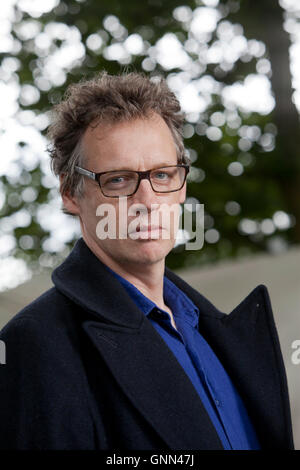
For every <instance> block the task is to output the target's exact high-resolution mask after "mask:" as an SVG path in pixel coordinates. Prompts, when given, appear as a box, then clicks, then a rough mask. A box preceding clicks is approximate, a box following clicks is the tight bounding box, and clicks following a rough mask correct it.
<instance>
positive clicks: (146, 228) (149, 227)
mask: <svg viewBox="0 0 300 470" xmlns="http://www.w3.org/2000/svg"><path fill="white" fill-rule="evenodd" d="M156 230H162V227H161V226H160V225H147V226H144V227H137V229H136V232H154V231H156Z"/></svg>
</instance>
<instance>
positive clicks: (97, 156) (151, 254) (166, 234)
mask: <svg viewBox="0 0 300 470" xmlns="http://www.w3.org/2000/svg"><path fill="white" fill-rule="evenodd" d="M83 154H84V164H83V165H82V166H83V167H84V168H86V169H88V170H90V171H93V172H95V173H100V172H104V171H113V170H120V169H125V170H138V171H145V170H150V169H154V168H159V167H164V166H169V165H176V164H177V154H176V148H175V143H174V139H173V137H172V134H171V132H170V130H169V128H168V126H167V124H166V123H165V121H164V120H163V119H162V118H161V117H160V116H158V115H157V114H154V115H152V117H151V118H147V119H136V120H132V121H129V122H122V123H117V124H107V125H105V126H103V124H102V125H101V126H98V127H89V128H88V129H87V131H86V132H85V134H84V137H83ZM185 193H186V184H185V185H184V186H183V188H182V189H181V190H179V191H176V192H171V193H164V194H162V193H155V192H154V191H153V190H152V188H151V185H150V181H149V180H147V179H142V180H141V181H140V185H139V188H138V190H137V191H136V193H135V194H133V195H132V196H128V197H127V198H126V199H123V208H122V206H121V205H120V204H119V198H112V197H106V196H104V195H103V194H102V192H101V190H100V188H99V185H98V183H97V182H96V181H93V180H91V179H89V178H86V179H85V192H84V196H83V197H82V198H75V197H73V198H70V197H68V196H64V197H63V200H64V205H65V207H66V208H67V209H68V210H69V211H70V212H73V213H76V214H77V215H78V216H79V218H80V223H81V229H82V234H83V237H84V239H85V240H86V241H87V242H90V243H89V246H91V244H92V245H93V246H94V247H96V249H97V254H98V255H99V256H100V257H101V253H102V254H103V258H104V260H105V259H106V260H107V259H108V258H109V259H112V260H114V262H116V263H118V264H121V265H123V266H124V267H125V266H126V265H131V266H134V265H136V264H141V263H142V264H143V263H144V264H149V263H151V264H152V263H157V262H159V261H161V260H163V259H164V258H165V257H166V255H167V254H168V253H169V252H170V250H171V249H172V248H173V246H174V243H175V239H176V231H177V228H178V218H179V204H180V203H183V202H184V200H185ZM124 201H126V202H125V204H124ZM101 204H111V205H112V206H111V207H112V209H113V211H112V212H110V214H112V213H115V215H116V217H115V219H116V220H115V221H114V222H115V226H116V238H115V237H108V238H106V239H100V238H99V236H98V235H97V225H98V228H99V222H100V221H101V219H102V217H103V213H102V217H100V216H99V214H100V211H99V205H101ZM126 205H127V208H126ZM102 207H104V206H102ZM139 207H141V212H137V209H138V208H139ZM167 207H172V208H173V209H174V207H176V208H177V210H176V211H175V214H174V210H173V211H168V210H166V208H167ZM97 208H98V215H97V214H96V213H97ZM125 208H126V209H125ZM130 208H131V209H135V211H132V212H131V214H130ZM162 208H165V209H164V210H163V209H162ZM120 210H121V211H123V213H122V214H120V213H119V212H120ZM128 212H129V215H128ZM166 212H169V214H166ZM158 214H159V216H158ZM172 214H173V215H172ZM157 217H159V218H157ZM137 218H138V219H139V220H140V221H141V220H142V224H141V225H142V226H143V228H145V226H148V227H149V228H150V227H151V225H152V227H153V225H155V226H156V225H157V221H159V225H161V226H162V228H160V229H159V230H155V231H154V229H153V231H150V232H148V231H147V230H146V231H144V232H140V233H135V234H133V233H132V229H133V227H134V226H135V227H136V226H137V224H135V225H134V221H137ZM106 220H107V213H106ZM122 220H123V222H122ZM151 220H152V222H151ZM119 221H121V225H122V226H119ZM124 221H125V222H126V224H125V230H126V238H119V233H120V232H119V230H121V231H122V233H123V235H124ZM153 221H154V222H153ZM169 222H171V223H169ZM174 222H175V223H174ZM98 233H99V231H98Z"/></svg>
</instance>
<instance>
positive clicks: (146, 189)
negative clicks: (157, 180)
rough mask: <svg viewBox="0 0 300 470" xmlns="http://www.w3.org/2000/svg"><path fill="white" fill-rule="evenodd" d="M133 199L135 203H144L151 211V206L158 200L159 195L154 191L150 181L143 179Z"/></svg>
mask: <svg viewBox="0 0 300 470" xmlns="http://www.w3.org/2000/svg"><path fill="white" fill-rule="evenodd" d="M132 198H133V202H134V203H142V204H144V205H145V206H146V207H147V209H150V208H151V204H154V203H155V202H156V200H157V193H155V192H154V191H153V189H152V187H151V183H150V181H149V179H147V178H143V179H141V181H140V184H139V187H138V189H137V191H136V193H135V194H133V196H132Z"/></svg>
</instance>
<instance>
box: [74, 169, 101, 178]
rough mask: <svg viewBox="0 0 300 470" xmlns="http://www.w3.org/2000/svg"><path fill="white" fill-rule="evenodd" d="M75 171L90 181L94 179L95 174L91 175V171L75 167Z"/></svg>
mask: <svg viewBox="0 0 300 470" xmlns="http://www.w3.org/2000/svg"><path fill="white" fill-rule="evenodd" d="M75 170H76V171H77V173H80V174H82V175H85V176H87V177H88V178H91V179H92V180H95V179H96V173H93V172H92V171H89V170H85V169H84V168H81V167H80V166H75Z"/></svg>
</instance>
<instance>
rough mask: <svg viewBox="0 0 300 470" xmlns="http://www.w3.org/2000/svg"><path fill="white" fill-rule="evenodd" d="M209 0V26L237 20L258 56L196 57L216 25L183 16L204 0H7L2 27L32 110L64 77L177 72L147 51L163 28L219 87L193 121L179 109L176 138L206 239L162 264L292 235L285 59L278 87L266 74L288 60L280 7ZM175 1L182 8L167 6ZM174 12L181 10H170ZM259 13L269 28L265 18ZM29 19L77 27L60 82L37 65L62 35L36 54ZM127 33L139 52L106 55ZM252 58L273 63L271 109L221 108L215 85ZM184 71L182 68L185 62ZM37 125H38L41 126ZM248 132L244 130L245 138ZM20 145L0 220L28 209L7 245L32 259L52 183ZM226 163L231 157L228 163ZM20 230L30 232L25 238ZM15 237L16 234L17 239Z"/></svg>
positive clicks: (297, 234) (236, 78)
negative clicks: (78, 50)
mask: <svg viewBox="0 0 300 470" xmlns="http://www.w3.org/2000/svg"><path fill="white" fill-rule="evenodd" d="M253 3H255V7H254V6H253ZM215 4H216V7H215V8H216V9H217V11H218V13H219V19H218V22H217V25H220V24H221V22H223V24H225V25H227V27H230V25H231V27H233V28H235V27H239V28H240V30H239V31H241V33H239V34H240V36H241V35H244V36H245V37H246V40H257V41H258V42H259V41H260V43H263V44H265V46H266V48H265V50H264V52H263V54H262V55H260V56H259V57H258V56H255V55H252V56H251V55H249V53H244V54H241V55H240V56H239V57H237V58H233V59H232V61H231V63H230V61H228V62H229V63H227V66H224V63H223V65H222V64H221V63H217V62H205V60H204V59H203V58H202V55H201V53H200V52H201V50H203V48H204V49H206V50H207V49H209V48H211V47H213V46H214V45H216V43H217V42H218V41H220V37H219V36H218V29H217V28H215V29H214V30H213V31H211V32H207V33H206V34H204V35H203V37H202V38H200V39H199V38H196V37H195V35H194V34H193V33H192V31H191V29H190V27H189V25H190V23H189V21H190V20H189V18H190V19H191V18H192V15H193V12H194V11H195V10H196V9H197V8H201V7H203V8H205V2H204V3H202V2H201V1H195V0H193V1H192V0H185V2H184V5H183V3H182V1H178V0H172V1H171V0H148V1H147V0H142V1H141V0H138V1H137V0H131V1H130V2H121V1H120V0H109V1H108V0H102V1H101V2H98V1H96V0H85V1H77V0H76V1H75V0H68V1H65V2H63V1H61V2H60V3H59V4H58V6H56V7H55V8H54V9H53V10H52V11H50V12H48V13H45V14H43V15H42V16H38V17H37V18H35V19H34V18H32V16H30V15H29V14H28V13H26V12H24V11H21V10H20V8H19V7H18V4H16V6H15V16H14V21H13V24H12V29H11V35H12V37H13V38H14V40H15V41H17V43H18V44H19V45H20V47H19V49H18V48H16V51H15V52H13V53H12V52H9V51H8V52H6V53H3V54H2V58H1V60H2V61H3V60H5V59H6V58H8V57H14V58H17V59H18V60H19V61H20V62H19V63H20V66H19V68H18V70H16V71H15V72H14V74H13V76H14V79H15V80H17V82H18V83H19V85H26V84H29V85H34V86H35V87H37V88H39V94H40V96H39V99H38V101H36V102H33V103H31V104H28V103H26V100H25V102H24V99H23V101H22V99H19V110H21V111H22V110H31V111H33V112H34V113H35V115H37V116H38V115H41V116H42V115H43V114H44V113H46V112H47V111H48V110H49V108H51V106H52V105H53V104H55V103H56V102H58V101H59V100H60V99H61V98H62V96H63V94H64V92H65V90H66V88H67V86H68V85H69V84H70V83H73V82H76V81H78V80H81V79H83V78H89V77H92V76H93V75H94V74H95V73H97V71H100V70H103V69H105V70H107V71H108V72H109V73H112V74H115V73H120V72H122V71H133V70H136V71H143V72H145V73H148V74H149V75H151V76H154V75H163V76H165V77H166V78H168V77H169V78H170V77H176V76H180V74H181V73H182V69H181V68H180V67H175V68H166V67H164V66H163V64H161V63H160V61H159V60H153V57H154V55H153V51H154V49H155V46H156V44H157V41H158V40H159V39H160V38H162V37H164V35H165V34H167V33H173V34H174V35H175V36H176V38H177V39H178V41H180V43H181V44H182V45H183V46H184V49H185V51H186V53H187V54H188V56H189V57H190V59H191V64H192V65H191V67H194V68H193V71H192V72H191V73H190V81H196V80H198V79H200V78H201V77H204V76H206V77H211V78H212V80H213V83H215V84H217V85H218V86H219V88H218V87H216V89H215V91H211V93H210V100H209V102H208V104H207V106H206V109H205V111H203V112H201V113H199V115H198V116H196V120H195V116H193V115H192V114H187V116H186V122H187V127H185V136H186V137H185V145H186V148H187V150H188V152H189V153H190V155H191V158H192V167H193V168H194V169H195V171H194V173H192V177H191V178H190V180H189V183H188V197H189V198H194V200H196V201H198V202H201V203H203V204H204V205H205V229H206V242H205V246H204V248H203V249H202V250H199V251H187V250H185V249H184V245H179V246H177V247H176V248H175V249H174V250H173V251H172V252H171V253H170V254H169V256H168V258H167V264H168V266H169V267H171V268H180V267H183V266H191V265H201V264H204V263H208V262H215V261H219V260H221V259H225V258H229V257H237V256H242V255H245V254H249V253H254V252H258V251H273V252H274V251H276V250H277V251H278V250H280V249H282V248H283V247H285V246H289V245H290V244H293V243H299V242H300V228H299V220H300V212H299V211H300V209H299V207H300V197H299V196H300V189H299V188H300V185H299V158H298V148H299V146H298V144H299V142H298V141H299V135H298V133H297V130H298V114H297V112H296V109H295V106H294V104H293V103H292V100H291V94H292V88H291V80H290V74H289V68H286V67H285V69H283V70H282V73H281V80H282V76H284V77H285V80H284V85H285V88H284V89H283V90H282V89H280V90H279V87H280V83H281V85H282V81H281V82H280V83H279V82H278V80H277V81H276V78H277V76H276V77H274V69H273V64H274V68H276V67H277V63H279V64H280V63H283V62H284V63H285V64H286V63H288V47H289V38H288V35H287V33H286V32H285V31H284V30H283V28H282V24H283V12H282V9H281V8H280V6H279V5H278V4H277V2H271V3H270V2H269V1H267V0H265V1H260V2H249V1H246V0H244V1H241V2H239V1H232V0H228V1H225V0H224V1H222V2H220V3H219V4H218V5H217V2H215ZM258 4H259V5H258ZM177 7H181V8H183V10H178V9H177V10H175V9H176V8H177ZM174 11H177V15H176V14H173V12H174ZM180 11H181V14H182V19H180V14H179V13H178V12H180ZM266 12H267V13H268V24H269V26H268V28H267V27H266V26H265V13H266ZM111 16H113V17H116V18H117V19H118V20H119V24H120V27H119V33H118V34H117V31H115V33H114V31H113V30H111V31H110V30H109V29H107V28H105V27H104V22H105V19H107V18H108V17H111ZM28 21H29V22H30V21H34V22H36V23H37V24H38V29H39V32H38V33H37V34H41V33H43V32H45V31H46V28H47V25H48V26H49V24H50V25H51V24H53V23H55V24H57V23H60V24H65V25H67V26H69V27H70V28H71V27H76V28H77V31H79V32H80V42H81V44H82V45H84V47H85V52H84V57H83V58H82V59H81V60H78V61H77V62H76V61H75V62H74V64H73V65H72V67H70V68H69V69H65V70H64V71H63V73H64V74H65V78H64V79H62V80H61V82H62V83H60V84H54V83H51V81H49V83H50V85H49V86H47V84H46V85H45V83H46V82H47V80H46V79H47V77H44V76H43V67H44V65H45V60H46V58H47V57H48V56H49V55H51V54H54V53H55V52H57V51H59V50H60V48H62V47H63V45H64V39H61V38H59V37H58V38H54V39H52V40H51V44H50V45H49V48H48V50H47V52H46V53H45V50H46V49H45V50H44V52H43V49H41V48H40V47H37V43H36V35H35V36H30V35H29V37H26V34H24V33H23V34H21V33H20V30H22V25H23V27H24V25H25V26H26V22H28ZM278 24H279V25H281V29H280V31H278V30H277V31H278V34H279V35H280V37H281V38H283V44H282V45H281V48H280V50H279V48H277V45H276V43H274V41H275V40H276V38H274V34H273V35H272V34H271V32H272V31H274V28H272V25H278ZM228 25H229V26H228ZM20 28H21V29H20ZM93 34H97V35H98V37H100V38H101V41H102V44H101V46H100V47H99V48H98V49H95V50H93V48H89V47H87V43H88V41H89V40H90V39H89V38H90V37H91V35H93ZM132 34H138V35H139V36H140V37H141V38H142V39H143V41H144V48H143V51H142V52H140V53H137V54H131V56H130V60H127V62H126V61H125V62H124V61H123V62H122V60H112V59H110V58H108V57H107V53H105V51H107V48H108V47H109V46H111V45H113V44H122V43H123V42H124V40H125V39H126V38H127V37H128V36H130V35H132ZM42 39H45V38H44V37H43V38H42ZM188 41H190V42H188ZM191 41H192V42H191ZM197 44H198V45H197ZM201 48H202V49H201ZM276 48H277V49H276ZM199 51H200V52H199ZM276 51H277V52H276ZM149 57H152V64H153V65H152V66H150V68H151V67H152V70H149V65H147V66H146V65H145V64H146V63H145V59H146V58H149ZM261 59H266V60H270V61H271V68H272V70H273V74H271V73H269V74H266V76H268V77H269V78H270V80H271V83H272V87H273V94H274V96H275V100H276V105H275V108H274V110H273V111H272V113H269V114H260V113H258V112H246V111H242V110H241V109H239V108H238V107H236V108H235V109H232V108H231V109H227V108H226V103H224V99H223V98H222V94H221V90H222V89H223V88H224V87H225V86H228V85H231V84H234V83H242V82H243V81H244V80H245V78H246V77H247V76H248V75H249V74H256V73H257V63H258V61H259V60H261ZM2 63H3V62H2ZM225 65H226V64H225ZM147 69H148V70H147ZM184 72H185V73H187V74H189V71H187V70H186V69H185V70H184ZM41 77H42V79H43V80H44V82H43V80H41ZM39 80H40V81H39ZM38 84H39V85H38ZM41 84H42V85H41ZM47 88H48V89H47ZM277 93H278V94H277ZM279 93H280V96H279ZM277 98H278V99H277ZM283 102H285V103H286V102H289V104H290V105H289V107H288V110H286V109H283V107H282V103H283ZM216 113H220V114H216ZM212 116H215V117H216V116H219V117H221V118H222V116H224V120H223V121H224V122H223V123H222V119H221V121H220V124H219V125H217V126H216V125H213V124H212ZM230 119H231V120H232V122H231V123H230ZM233 121H235V122H234V123H233ZM285 123H289V125H285ZM209 127H214V128H216V127H218V128H219V129H220V131H221V134H220V136H221V137H218V138H215V137H214V136H213V138H209V137H208V134H207V129H208V128H209ZM42 132H43V133H45V132H46V127H45V128H44V129H43V130H42ZM214 132H215V131H214ZM251 132H252V134H253V132H254V134H253V135H252V134H251ZM247 133H248V134H247ZM249 135H252V137H251V138H249ZM264 137H265V140H264ZM16 138H17V137H16ZM270 141H271V143H270ZM19 144H20V154H19V155H20V158H19V160H18V164H19V166H20V167H21V170H20V174H19V176H18V177H16V178H7V177H6V176H3V177H1V182H2V190H3V191H4V193H5V196H6V197H5V201H4V203H3V205H2V209H1V212H0V215H1V217H2V221H3V220H6V221H8V220H9V218H10V217H11V216H13V215H14V214H15V213H16V212H18V211H20V210H22V209H25V210H26V211H28V213H29V214H30V220H31V222H30V223H28V224H27V225H26V226H15V227H14V228H13V229H12V231H13V234H14V236H15V238H16V240H17V243H16V246H15V248H14V249H13V254H14V255H16V256H21V257H23V258H24V259H25V260H26V261H27V262H28V263H31V264H32V263H33V264H34V263H35V262H36V261H37V260H39V259H40V257H41V255H42V254H43V252H44V251H45V248H44V247H43V244H44V242H45V241H46V240H47V239H48V238H49V236H50V231H49V230H46V229H45V228H43V227H42V226H41V225H40V223H39V219H38V216H37V213H38V208H39V206H40V205H41V204H45V203H47V202H49V201H50V200H51V199H52V198H53V195H54V194H55V192H56V191H57V189H55V188H51V185H48V186H47V185H43V182H42V181H43V176H44V171H43V169H42V168H41V167H40V166H39V165H37V166H36V167H35V168H33V169H31V170H28V169H26V167H24V168H23V163H22V152H23V151H24V147H26V145H27V144H24V143H23V142H22V141H20V142H19ZM231 164H234V165H235V166H232V167H231V168H232V171H229V168H230V165H231ZM28 186H32V187H34V188H35V189H36V197H35V198H34V199H33V200H32V201H30V198H28V197H27V199H26V198H25V200H24V199H23V198H22V197H21V196H20V195H22V194H23V192H24V190H25V189H26V188H28ZM18 195H19V196H18ZM28 199H29V200H28ZM274 214H277V218H278V217H279V216H280V214H283V219H284V215H285V216H286V219H287V221H288V222H287V223H286V224H285V225H284V223H283V224H282V226H280V223H279V224H277V225H276V223H275V222H276V221H275V222H274V220H275V219H274ZM278 214H279V215H278ZM249 222H250V223H249ZM251 223H252V225H251ZM212 230H216V231H217V232H214V233H213V234H214V236H215V240H213V238H214V237H212V236H211V234H212V232H211V231H212ZM209 231H210V233H209ZM216 234H217V235H218V236H217V237H216ZM24 236H28V237H31V238H28V239H26V238H25V239H24ZM22 237H23V238H22ZM216 238H217V239H218V240H216ZM20 240H23V242H21V243H20ZM24 240H25V242H24ZM26 240H27V243H26ZM28 240H29V242H28ZM30 240H31V241H30ZM73 242H74V240H69V241H68V243H67V245H68V246H69V247H71V246H72V245H73ZM49 256H50V258H51V257H52V258H51V260H52V261H50V262H49V263H48V265H49V266H51V263H52V264H55V263H56V262H57V261H58V260H59V259H60V254H59V253H55V252H52V253H51V254H50V255H49Z"/></svg>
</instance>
